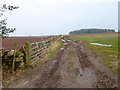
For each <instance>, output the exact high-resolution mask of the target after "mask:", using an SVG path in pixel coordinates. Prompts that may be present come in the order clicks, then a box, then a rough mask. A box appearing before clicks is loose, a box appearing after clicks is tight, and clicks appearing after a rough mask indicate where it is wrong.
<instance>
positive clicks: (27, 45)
mask: <svg viewBox="0 0 120 90" xmlns="http://www.w3.org/2000/svg"><path fill="white" fill-rule="evenodd" d="M25 56H26V57H25V60H26V65H27V66H29V65H30V43H29V42H26V44H25Z"/></svg>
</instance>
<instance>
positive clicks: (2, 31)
mask: <svg viewBox="0 0 120 90" xmlns="http://www.w3.org/2000/svg"><path fill="white" fill-rule="evenodd" d="M18 8H19V7H17V6H11V5H8V6H7V5H6V4H4V5H3V6H2V7H0V17H2V16H3V14H4V13H5V12H6V11H12V10H14V9H18ZM6 20H7V19H4V20H0V37H1V38H5V37H7V36H8V35H9V33H13V32H14V31H15V30H16V28H7V26H6V25H7V23H6Z"/></svg>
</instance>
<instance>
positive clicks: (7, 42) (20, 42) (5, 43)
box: [2, 37, 48, 50]
mask: <svg viewBox="0 0 120 90" xmlns="http://www.w3.org/2000/svg"><path fill="white" fill-rule="evenodd" d="M46 39H48V37H9V38H5V39H2V48H3V49H8V50H10V49H13V48H14V45H15V43H16V44H17V49H20V48H21V47H22V46H24V45H25V43H26V42H27V41H28V42H30V43H32V42H39V41H42V40H46Z"/></svg>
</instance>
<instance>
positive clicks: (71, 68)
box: [67, 51, 75, 72]
mask: <svg viewBox="0 0 120 90" xmlns="http://www.w3.org/2000/svg"><path fill="white" fill-rule="evenodd" d="M68 56H69V57H68V60H69V61H68V66H67V68H68V72H74V71H75V60H74V59H75V53H74V52H72V51H71V52H69V54H68Z"/></svg>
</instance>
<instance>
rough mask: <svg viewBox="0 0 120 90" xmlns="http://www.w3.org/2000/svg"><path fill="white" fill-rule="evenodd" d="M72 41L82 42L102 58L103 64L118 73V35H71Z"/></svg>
mask: <svg viewBox="0 0 120 90" xmlns="http://www.w3.org/2000/svg"><path fill="white" fill-rule="evenodd" d="M69 38H70V39H71V40H77V41H78V40H82V41H84V42H85V45H87V47H89V48H90V49H91V50H93V51H94V52H96V54H97V55H98V56H100V57H101V59H102V62H103V63H104V64H105V65H107V66H108V67H109V68H110V69H111V70H112V71H113V72H114V73H116V74H117V73H118V33H104V34H82V35H70V36H69ZM90 43H101V44H111V45H112V47H102V46H96V45H91V44H90Z"/></svg>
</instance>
